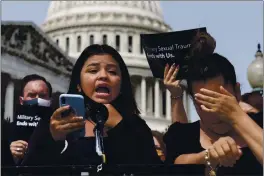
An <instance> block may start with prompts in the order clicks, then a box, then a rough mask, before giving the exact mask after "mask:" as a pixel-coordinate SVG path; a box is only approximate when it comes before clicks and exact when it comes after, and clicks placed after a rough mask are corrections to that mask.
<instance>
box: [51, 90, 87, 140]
mask: <svg viewBox="0 0 264 176" xmlns="http://www.w3.org/2000/svg"><path fill="white" fill-rule="evenodd" d="M60 106H61V107H60V108H58V109H57V110H56V111H55V112H54V113H53V115H52V116H51V119H50V132H51V135H52V137H53V139H54V140H55V141H57V140H65V139H66V136H67V135H68V134H70V133H71V134H72V135H73V137H74V138H78V137H83V136H84V133H85V129H84V125H85V121H84V120H83V116H84V112H85V111H84V103H83V97H82V96H81V95H71V94H62V95H61V96H60Z"/></svg>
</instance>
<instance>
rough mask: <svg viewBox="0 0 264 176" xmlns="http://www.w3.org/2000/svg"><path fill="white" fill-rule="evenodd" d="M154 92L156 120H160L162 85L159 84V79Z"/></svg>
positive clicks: (156, 80)
mask: <svg viewBox="0 0 264 176" xmlns="http://www.w3.org/2000/svg"><path fill="white" fill-rule="evenodd" d="M154 91H155V94H154V95H155V96H154V98H155V106H154V110H155V112H154V115H155V118H159V117H160V103H161V102H160V83H159V79H155V88H154Z"/></svg>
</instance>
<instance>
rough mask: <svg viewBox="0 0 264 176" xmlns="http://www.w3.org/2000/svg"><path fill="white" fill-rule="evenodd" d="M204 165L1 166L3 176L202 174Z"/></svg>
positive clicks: (160, 175) (161, 175)
mask: <svg viewBox="0 0 264 176" xmlns="http://www.w3.org/2000/svg"><path fill="white" fill-rule="evenodd" d="M204 169H205V168H204V165H103V166H102V170H101V171H100V172H97V166H95V165H72V166H12V167H11V166H10V167H2V175H4V176H48V175H49V176H51V175H52V176H53V175H54V176H56V175H57V176H58V175H60V176H62V175H63V176H97V175H100V176H144V175H148V176H150V175H151V176H167V175H168V176H169V175H174V176H182V175H196V176H204Z"/></svg>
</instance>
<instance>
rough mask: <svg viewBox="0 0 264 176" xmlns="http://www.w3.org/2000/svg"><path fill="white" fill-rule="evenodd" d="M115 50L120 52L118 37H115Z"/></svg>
mask: <svg viewBox="0 0 264 176" xmlns="http://www.w3.org/2000/svg"><path fill="white" fill-rule="evenodd" d="M115 45H116V50H117V51H120V36H119V35H116V44H115Z"/></svg>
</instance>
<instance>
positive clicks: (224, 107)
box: [195, 86, 245, 125]
mask: <svg viewBox="0 0 264 176" xmlns="http://www.w3.org/2000/svg"><path fill="white" fill-rule="evenodd" d="M200 91H201V92H200V93H197V94H195V100H196V101H197V102H198V103H200V104H201V108H202V110H203V111H205V112H210V113H215V114H217V115H218V116H219V117H220V118H221V120H223V121H225V122H227V123H229V124H231V125H233V124H234V123H235V122H236V121H237V120H239V117H240V116H243V115H245V112H244V111H243V110H242V109H241V107H240V106H239V104H238V101H237V99H236V98H235V97H234V96H233V95H232V94H231V93H229V92H228V91H227V90H226V89H225V88H224V87H222V86H220V91H221V93H218V92H214V91H211V90H207V89H201V90H200Z"/></svg>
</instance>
